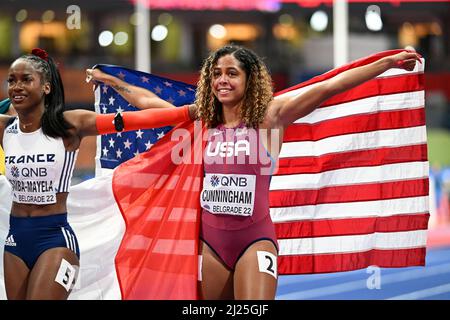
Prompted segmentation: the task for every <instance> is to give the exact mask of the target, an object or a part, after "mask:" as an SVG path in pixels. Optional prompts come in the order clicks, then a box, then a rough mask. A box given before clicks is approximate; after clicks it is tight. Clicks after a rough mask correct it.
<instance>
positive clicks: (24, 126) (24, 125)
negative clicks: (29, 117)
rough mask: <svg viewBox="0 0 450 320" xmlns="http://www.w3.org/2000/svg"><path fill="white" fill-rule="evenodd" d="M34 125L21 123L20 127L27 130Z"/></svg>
mask: <svg viewBox="0 0 450 320" xmlns="http://www.w3.org/2000/svg"><path fill="white" fill-rule="evenodd" d="M32 124H33V122H30V123H21V124H20V125H21V126H22V128H24V129H26V128H27V127H29V126H31V125H32Z"/></svg>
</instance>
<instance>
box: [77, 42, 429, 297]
mask: <svg viewBox="0 0 450 320" xmlns="http://www.w3.org/2000/svg"><path fill="white" fill-rule="evenodd" d="M394 53H395V52H393V51H391V52H382V53H380V54H377V55H373V56H370V57H367V58H363V59H361V60H358V61H355V62H352V63H350V64H348V65H346V66H343V67H340V68H338V69H335V70H332V71H330V72H328V73H326V74H324V75H322V76H319V77H316V78H314V79H311V80H310V81H308V82H305V83H301V84H299V85H298V86H295V87H292V88H289V89H286V90H284V91H282V92H279V93H277V95H295V94H298V93H299V92H301V91H302V90H307V88H308V87H309V86H310V85H312V84H314V83H317V82H320V81H324V80H326V79H329V78H331V77H334V76H336V75H337V74H339V73H341V72H343V71H345V70H347V69H350V68H355V67H358V66H360V65H365V64H368V63H370V62H372V61H375V60H377V59H380V58H381V57H383V56H386V55H390V54H394ZM110 68H111V69H104V67H103V68H102V69H103V70H105V71H106V72H108V73H111V74H113V75H117V76H119V77H122V78H123V79H124V80H125V81H127V82H130V83H134V84H137V85H142V84H147V79H149V80H148V82H149V83H154V82H153V80H150V79H154V77H155V76H151V75H148V74H143V73H140V72H136V71H133V70H126V71H127V73H126V74H125V71H124V70H125V69H123V68H122V69H120V68H117V67H110ZM121 70H122V72H123V73H124V74H121ZM144 77H145V78H144ZM132 79H133V80H132ZM156 79H161V78H159V77H156ZM160 81H161V82H158V84H156V85H150V90H152V91H153V92H155V88H159V89H163V90H162V91H159V89H158V90H157V91H156V92H155V93H157V94H160V95H161V96H162V94H168V95H167V96H166V97H167V99H172V100H170V101H171V102H173V103H175V104H178V105H181V104H188V103H191V102H192V101H193V97H194V91H193V90H195V88H194V87H193V86H188V85H186V86H187V87H185V85H184V84H182V83H177V82H172V81H170V80H168V79H162V80H160ZM165 83H167V84H169V83H171V84H172V86H170V85H165ZM175 85H176V86H177V87H176V88H175ZM178 86H181V87H178ZM169 88H170V89H169ZM183 88H190V89H183ZM172 90H174V91H172ZM180 90H182V91H183V92H186V93H189V92H188V91H190V92H192V94H191V95H190V97H191V98H190V99H188V98H186V99H185V100H184V99H183V100H181V101H180V100H178V101H177V102H175V98H176V97H178V95H177V93H180V92H181V91H180ZM97 92H100V94H101V95H102V97H101V98H100V102H101V103H100V104H98V107H99V111H101V112H108V110H109V112H117V111H120V109H119V108H122V109H123V110H126V109H125V108H126V107H130V108H131V106H128V103H127V102H125V101H124V100H123V99H122V98H121V97H119V96H117V95H113V94H114V92H113V90H112V89H111V88H108V87H103V85H102V84H100V87H99V88H98V91H97ZM180 96H182V97H183V98H184V94H180ZM97 98H99V97H97ZM424 104H425V102H424V65H423V64H418V65H417V66H416V68H415V70H414V71H412V72H406V71H403V70H400V69H391V70H388V71H387V72H385V73H384V74H382V75H380V76H378V77H377V78H376V79H373V80H370V81H368V82H366V83H364V84H362V85H360V86H358V87H356V88H354V89H352V90H349V91H347V92H344V93H342V94H339V95H337V96H335V97H332V98H331V99H329V100H328V101H326V102H325V103H324V104H322V105H321V106H320V107H319V108H318V109H316V110H315V111H314V112H312V113H311V114H309V115H308V116H306V117H303V118H301V119H298V120H297V121H295V123H294V124H293V125H292V126H290V127H289V128H288V129H287V130H286V133H285V136H284V142H283V146H282V150H281V153H280V156H279V161H278V169H277V172H276V173H275V174H274V176H273V177H272V181H271V186H270V194H269V196H270V206H271V208H270V213H271V217H272V220H273V221H274V223H275V227H276V232H277V237H278V243H279V249H280V251H279V260H278V263H279V265H278V271H279V273H280V274H302V273H319V272H337V271H347V270H355V269H361V268H365V267H368V266H370V265H377V266H380V267H407V266H417V265H424V264H425V254H426V235H427V225H428V218H429V209H428V161H427V144H426V127H425V111H424ZM103 107H105V109H104V110H101V108H103ZM108 107H109V108H110V109H107V108H108ZM118 109H119V110H118ZM180 126H181V127H183V128H184V129H185V130H188V131H190V132H191V133H192V132H194V131H195V129H194V127H195V125H194V124H193V123H192V122H188V123H184V124H180ZM155 130H156V131H155ZM155 130H154V131H153V133H154V134H155V135H156V138H154V139H155V140H154V141H153V142H151V141H150V138H147V139H148V140H145V139H142V137H144V135H143V134H142V137H140V136H139V135H140V133H139V130H138V131H137V132H133V133H131V136H130V137H125V135H124V134H122V137H120V136H118V135H117V134H115V135H109V136H107V137H106V138H105V137H103V138H102V140H106V142H104V144H103V145H102V148H103V147H105V150H107V152H106V151H105V154H106V155H108V154H109V155H112V159H111V160H110V161H109V163H110V164H109V165H110V166H111V167H115V166H117V165H118V164H120V163H121V165H120V166H118V167H117V168H116V170H114V173H113V176H112V178H110V180H105V183H111V184H112V192H113V193H114V197H112V196H109V197H108V198H107V199H108V200H102V199H103V198H105V199H106V197H105V196H104V195H103V194H99V196H95V194H94V192H93V191H91V190H89V191H88V192H85V193H84V194H83V196H82V197H83V199H86V201H88V199H89V198H90V197H95V199H92V202H93V208H89V210H90V211H93V212H97V211H96V210H102V212H105V213H104V214H106V213H107V214H110V215H112V212H113V211H117V208H118V207H119V208H120V212H121V213H122V216H123V218H124V220H125V224H126V231H125V234H116V235H112V234H111V229H110V228H106V224H105V234H106V235H107V236H108V237H112V236H114V237H115V238H120V239H121V244H120V247H119V249H118V251H117V252H116V253H115V252H111V253H110V254H109V256H111V257H115V270H113V271H111V272H117V277H118V279H119V283H120V291H121V297H122V299H195V298H196V279H197V268H196V267H197V263H198V261H197V244H196V242H197V241H198V228H199V212H200V206H199V201H198V199H199V192H200V190H201V180H202V177H203V170H202V169H201V166H199V165H192V164H180V165H174V164H173V163H172V161H170V152H171V148H173V147H174V143H175V142H174V141H171V139H170V137H171V133H172V131H169V132H165V131H163V130H167V128H165V129H163V130H162V129H155ZM160 130H161V131H160ZM142 131H144V130H142ZM155 132H156V133H155ZM159 132H165V137H163V138H162V139H161V141H159V142H158V143H156V145H155V146H154V148H153V149H152V150H151V151H150V152H143V151H145V150H147V147H146V146H145V142H146V141H150V143H151V144H153V143H154V142H155V141H156V140H157V138H158V137H157V134H158V133H159ZM119 138H121V140H120V142H118V141H119ZM109 139H112V140H111V141H114V142H111V145H112V146H110V143H109V142H108V141H109ZM127 139H128V140H127ZM143 140H144V141H143ZM127 141H128V142H127ZM125 143H127V144H128V143H132V145H134V146H135V147H136V146H138V147H139V144H142V143H143V144H144V146H141V147H142V149H136V151H131V146H130V150H128V148H125ZM186 143H194V142H193V141H190V142H189V141H188V142H186ZM113 147H114V148H113ZM125 149H126V151H129V153H128V158H129V157H132V156H133V155H134V153H136V154H137V151H139V152H140V153H139V154H137V156H136V157H133V158H132V159H130V160H129V161H126V162H123V161H124V160H125V157H124V153H123V152H124V151H125ZM192 149H193V148H191V149H190V150H191V151H192ZM119 150H120V151H121V152H122V154H120V152H119V154H120V157H119V156H118V154H117V152H118V151H119ZM99 151H100V150H98V152H99ZM102 154H103V150H102ZM103 163H105V167H107V166H108V162H107V161H103V162H102V164H103ZM80 189H81V188H80ZM100 189H101V190H103V189H104V188H98V189H96V190H99V191H98V192H100ZM106 191H108V190H106ZM102 192H103V191H102ZM108 192H109V191H108ZM79 193H80V194H81V192H79ZM76 195H77V194H76V193H75V192H72V191H71V196H72V197H74V196H76ZM105 195H106V194H105ZM101 197H103V198H101ZM80 199H81V197H80ZM111 199H115V200H116V203H117V204H116V203H111ZM76 203H77V206H80V205H79V204H80V203H83V201H80V200H78V201H76ZM81 206H82V205H81ZM94 206H95V209H94ZM117 206H118V207H117ZM97 207H98V209H97ZM71 210H73V211H76V210H77V208H71ZM78 210H79V211H80V212H81V213H83V214H85V212H86V211H87V210H85V209H83V208H81V209H78ZM93 216H97V215H93ZM83 221H86V219H84V220H83ZM74 225H75V228H76V227H77V226H76V224H74ZM100 227H101V224H99V223H96V224H95V230H96V231H95V232H96V233H97V234H98V233H100ZM83 229H84V227H81V226H80V227H79V228H78V230H76V232H77V234H82V233H83ZM82 239H83V237H81V236H80V240H82ZM109 242H111V241H109ZM109 242H108V243H109ZM82 246H83V244H82V241H80V248H82ZM87 254H89V252H87ZM94 256H95V255H94ZM95 258H96V256H95ZM84 261H86V260H84ZM80 296H82V295H81V292H80Z"/></svg>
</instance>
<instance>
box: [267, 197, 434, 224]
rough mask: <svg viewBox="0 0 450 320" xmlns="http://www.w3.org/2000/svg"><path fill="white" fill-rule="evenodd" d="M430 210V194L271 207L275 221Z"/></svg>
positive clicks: (373, 215) (361, 216)
mask: <svg viewBox="0 0 450 320" xmlns="http://www.w3.org/2000/svg"><path fill="white" fill-rule="evenodd" d="M424 212H429V198H428V196H423V197H413V198H403V199H389V200H375V201H361V202H346V203H326V204H319V205H314V206H313V205H308V206H295V207H284V208H270V215H271V217H272V221H273V222H274V223H277V222H288V221H302V220H313V219H314V220H321V219H347V218H370V217H388V216H395V215H403V214H415V213H419V214H420V213H424Z"/></svg>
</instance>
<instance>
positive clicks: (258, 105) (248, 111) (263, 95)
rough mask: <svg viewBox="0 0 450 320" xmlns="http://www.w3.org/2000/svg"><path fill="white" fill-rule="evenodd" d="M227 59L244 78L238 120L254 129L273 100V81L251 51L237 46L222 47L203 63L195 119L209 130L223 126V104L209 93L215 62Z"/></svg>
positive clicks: (210, 91) (260, 61) (211, 92)
mask: <svg viewBox="0 0 450 320" xmlns="http://www.w3.org/2000/svg"><path fill="white" fill-rule="evenodd" d="M226 55H232V56H234V57H235V58H236V60H238V61H239V63H240V67H241V68H242V69H243V70H244V71H245V73H246V75H247V83H246V90H245V95H244V98H243V103H242V107H241V114H240V116H241V119H242V121H243V122H244V123H245V125H246V126H248V127H253V128H257V127H258V125H259V124H260V123H261V122H262V121H263V120H264V117H265V115H266V110H267V107H268V105H269V102H270V101H272V99H273V87H272V78H271V77H270V74H269V72H268V70H267V67H266V65H265V64H264V62H263V61H262V60H261V59H260V58H259V57H258V56H257V55H256V54H255V53H254V52H253V51H252V50H250V49H247V48H244V47H240V46H236V45H227V46H224V47H222V48H220V49H219V50H217V51H216V52H213V53H212V54H211V55H210V56H209V57H208V58H207V59H206V60H205V61H204V63H203V67H202V70H201V73H200V80H199V82H198V86H197V93H196V100H195V104H196V105H197V107H198V116H199V118H201V119H202V120H203V121H204V122H205V123H206V125H207V127H208V128H211V127H216V126H217V125H218V124H220V123H223V119H222V104H221V103H220V102H219V100H217V98H216V97H215V96H214V94H213V91H212V73H213V70H214V67H215V66H216V65H217V61H218V60H219V59H220V58H221V57H223V56H226Z"/></svg>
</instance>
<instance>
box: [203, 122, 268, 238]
mask: <svg viewBox="0 0 450 320" xmlns="http://www.w3.org/2000/svg"><path fill="white" fill-rule="evenodd" d="M203 159H204V170H205V172H204V180H203V190H202V192H201V194H200V203H201V206H202V208H203V210H202V223H203V224H208V225H209V226H211V227H215V228H219V229H226V230H237V229H241V228H245V227H247V226H249V225H251V224H253V223H255V222H258V221H260V220H262V219H264V218H265V217H267V216H268V215H269V184H270V178H271V169H272V166H273V165H274V163H273V160H272V159H271V157H270V155H269V154H268V152H267V150H266V148H265V147H264V145H263V144H262V142H261V139H260V135H259V133H258V130H257V129H250V128H247V127H245V126H244V125H243V124H241V125H239V126H238V127H236V128H231V129H230V128H225V127H224V126H223V125H222V124H221V125H219V126H218V127H217V128H215V129H210V130H209V133H208V142H207V144H206V148H205V151H204V155H203Z"/></svg>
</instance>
